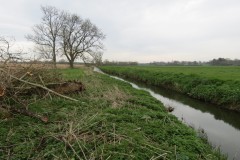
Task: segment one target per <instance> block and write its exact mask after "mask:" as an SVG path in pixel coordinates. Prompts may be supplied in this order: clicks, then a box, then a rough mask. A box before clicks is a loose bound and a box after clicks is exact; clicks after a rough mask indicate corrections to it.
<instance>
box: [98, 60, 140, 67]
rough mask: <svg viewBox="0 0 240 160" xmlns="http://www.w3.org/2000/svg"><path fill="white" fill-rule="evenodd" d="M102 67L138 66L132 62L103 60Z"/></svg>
mask: <svg viewBox="0 0 240 160" xmlns="http://www.w3.org/2000/svg"><path fill="white" fill-rule="evenodd" d="M102 65H117V66H135V65H138V62H132V61H128V62H124V61H122V62H120V61H108V60H105V61H103V63H102Z"/></svg>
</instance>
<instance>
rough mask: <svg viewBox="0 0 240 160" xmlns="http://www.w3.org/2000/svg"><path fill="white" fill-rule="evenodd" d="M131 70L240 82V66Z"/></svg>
mask: <svg viewBox="0 0 240 160" xmlns="http://www.w3.org/2000/svg"><path fill="white" fill-rule="evenodd" d="M130 68H135V69H144V70H151V71H161V72H171V73H183V74H187V75H191V74H195V75H198V76H202V77H206V78H211V79H212V78H213V79H221V80H237V81H240V66H147V67H145V66H133V67H130Z"/></svg>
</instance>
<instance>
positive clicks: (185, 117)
mask: <svg viewBox="0 0 240 160" xmlns="http://www.w3.org/2000/svg"><path fill="white" fill-rule="evenodd" d="M94 71H96V72H100V73H103V72H102V71H101V70H100V69H98V68H94ZM104 74H105V73H104ZM109 76H110V77H112V78H115V79H118V80H121V81H125V82H128V83H130V84H131V85H132V87H133V88H136V89H141V90H145V91H147V92H149V93H150V94H151V95H152V96H153V97H155V98H156V99H158V100H159V101H161V102H162V103H163V104H164V106H165V107H169V106H171V107H173V108H174V110H173V112H171V113H172V114H173V115H175V116H176V117H178V119H179V120H181V121H183V122H184V123H186V124H187V125H190V126H192V127H194V128H195V129H203V130H204V132H205V133H206V134H207V138H208V141H209V142H210V143H211V144H212V145H213V146H215V147H219V148H220V150H221V152H222V153H224V154H227V155H228V159H229V160H233V159H234V160H240V113H236V112H231V111H228V110H224V109H221V108H218V107H217V106H214V105H211V104H207V103H204V102H201V101H198V100H195V99H192V98H189V97H187V96H185V95H182V94H179V93H176V92H174V91H170V90H166V89H163V88H159V87H153V86H149V85H146V84H143V83H139V82H133V81H132V80H131V82H130V80H124V79H122V78H119V77H116V76H111V75H109Z"/></svg>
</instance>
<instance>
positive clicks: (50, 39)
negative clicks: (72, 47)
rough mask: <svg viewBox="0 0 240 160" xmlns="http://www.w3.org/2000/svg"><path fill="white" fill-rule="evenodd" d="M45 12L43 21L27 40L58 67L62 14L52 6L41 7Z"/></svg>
mask: <svg viewBox="0 0 240 160" xmlns="http://www.w3.org/2000/svg"><path fill="white" fill-rule="evenodd" d="M41 9H42V12H43V17H42V21H41V23H40V24H37V25H35V26H34V27H33V29H32V30H33V34H29V35H27V36H26V38H27V39H28V40H30V41H32V42H34V43H35V44H36V49H37V50H38V51H40V53H41V54H42V55H43V56H44V57H48V58H49V57H50V58H51V59H52V61H53V63H54V65H55V66H56V55H57V51H58V50H59V47H58V43H57V41H58V34H59V32H60V29H61V27H62V18H61V14H62V13H61V12H60V11H59V10H58V9H56V8H55V7H52V6H45V7H43V6H42V7H41Z"/></svg>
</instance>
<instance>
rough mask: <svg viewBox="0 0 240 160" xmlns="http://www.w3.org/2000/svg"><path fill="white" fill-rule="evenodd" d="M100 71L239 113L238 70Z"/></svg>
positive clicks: (132, 68)
mask: <svg viewBox="0 0 240 160" xmlns="http://www.w3.org/2000/svg"><path fill="white" fill-rule="evenodd" d="M100 68H101V69H102V70H103V71H104V72H106V73H109V74H113V75H117V76H120V77H126V78H130V79H133V80H137V81H141V82H144V83H146V84H150V85H154V86H159V87H164V88H167V89H171V90H175V91H177V92H180V93H183V94H185V95H188V96H190V97H193V98H195V99H199V100H202V101H206V102H210V103H213V104H217V105H218V106H219V107H225V108H227V109H230V110H236V111H240V72H239V69H240V68H239V67H142V66H129V67H128V66H126V67H119V66H102V67H100Z"/></svg>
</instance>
